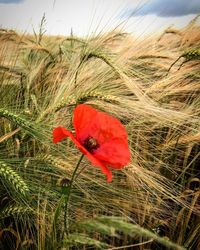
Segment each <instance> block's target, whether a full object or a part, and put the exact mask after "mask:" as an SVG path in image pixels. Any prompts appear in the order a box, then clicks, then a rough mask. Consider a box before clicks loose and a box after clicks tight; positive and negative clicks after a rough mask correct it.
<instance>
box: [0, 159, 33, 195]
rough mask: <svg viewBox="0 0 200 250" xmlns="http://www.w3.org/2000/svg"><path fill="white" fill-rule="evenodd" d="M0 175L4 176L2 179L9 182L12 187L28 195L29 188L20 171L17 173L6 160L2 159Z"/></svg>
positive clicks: (0, 161)
mask: <svg viewBox="0 0 200 250" xmlns="http://www.w3.org/2000/svg"><path fill="white" fill-rule="evenodd" d="M0 175H1V176H2V177H3V178H1V180H2V181H3V182H4V181H7V182H9V184H10V185H11V187H12V188H14V189H15V190H17V191H19V192H20V193H21V194H23V195H27V194H28V192H29V188H28V186H27V184H26V183H25V181H24V180H23V179H22V177H21V176H20V175H18V173H16V172H15V171H14V170H13V169H12V167H11V166H9V165H8V164H7V163H5V162H4V161H2V160H0Z"/></svg>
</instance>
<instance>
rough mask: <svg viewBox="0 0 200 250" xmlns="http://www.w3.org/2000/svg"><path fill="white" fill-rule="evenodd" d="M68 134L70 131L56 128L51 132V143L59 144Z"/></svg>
mask: <svg viewBox="0 0 200 250" xmlns="http://www.w3.org/2000/svg"><path fill="white" fill-rule="evenodd" d="M69 134H70V131H68V130H67V129H66V128H63V127H57V128H55V129H54V130H53V143H57V142H60V141H62V140H64V139H65V138H67V137H68V136H69Z"/></svg>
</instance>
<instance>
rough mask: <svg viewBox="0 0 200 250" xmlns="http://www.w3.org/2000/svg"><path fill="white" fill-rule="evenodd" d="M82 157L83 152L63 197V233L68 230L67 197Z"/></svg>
mask: <svg viewBox="0 0 200 250" xmlns="http://www.w3.org/2000/svg"><path fill="white" fill-rule="evenodd" d="M83 157H84V154H82V155H81V157H80V159H79V161H78V162H77V165H76V167H75V169H74V172H73V174H72V177H71V180H70V184H69V186H68V192H67V195H66V197H65V206H64V233H66V234H67V232H68V227H69V225H68V204H69V198H70V194H71V190H72V185H73V182H74V179H75V175H76V172H77V170H78V168H79V165H80V163H81V161H82V159H83Z"/></svg>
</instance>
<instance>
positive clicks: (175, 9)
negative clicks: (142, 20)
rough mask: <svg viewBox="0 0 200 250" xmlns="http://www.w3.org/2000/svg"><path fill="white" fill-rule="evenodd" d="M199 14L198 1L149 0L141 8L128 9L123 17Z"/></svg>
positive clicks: (199, 5) (199, 2)
mask: <svg viewBox="0 0 200 250" xmlns="http://www.w3.org/2000/svg"><path fill="white" fill-rule="evenodd" d="M199 13H200V1H199V0H150V1H148V2H147V3H146V4H144V5H143V6H142V7H141V8H138V10H137V8H134V7H132V8H130V9H128V10H127V11H126V12H125V13H124V15H123V16H145V15H156V16H160V17H176V16H185V15H190V14H199Z"/></svg>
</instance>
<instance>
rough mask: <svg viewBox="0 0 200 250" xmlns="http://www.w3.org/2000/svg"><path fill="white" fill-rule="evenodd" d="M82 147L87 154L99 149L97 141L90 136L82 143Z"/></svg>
mask: <svg viewBox="0 0 200 250" xmlns="http://www.w3.org/2000/svg"><path fill="white" fill-rule="evenodd" d="M83 146H84V147H85V148H86V149H87V150H88V151H89V152H93V151H94V150H95V149H97V148H98V147H99V144H98V142H97V140H96V139H95V138H93V137H92V136H88V137H87V138H86V139H85V140H84V142H83Z"/></svg>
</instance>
